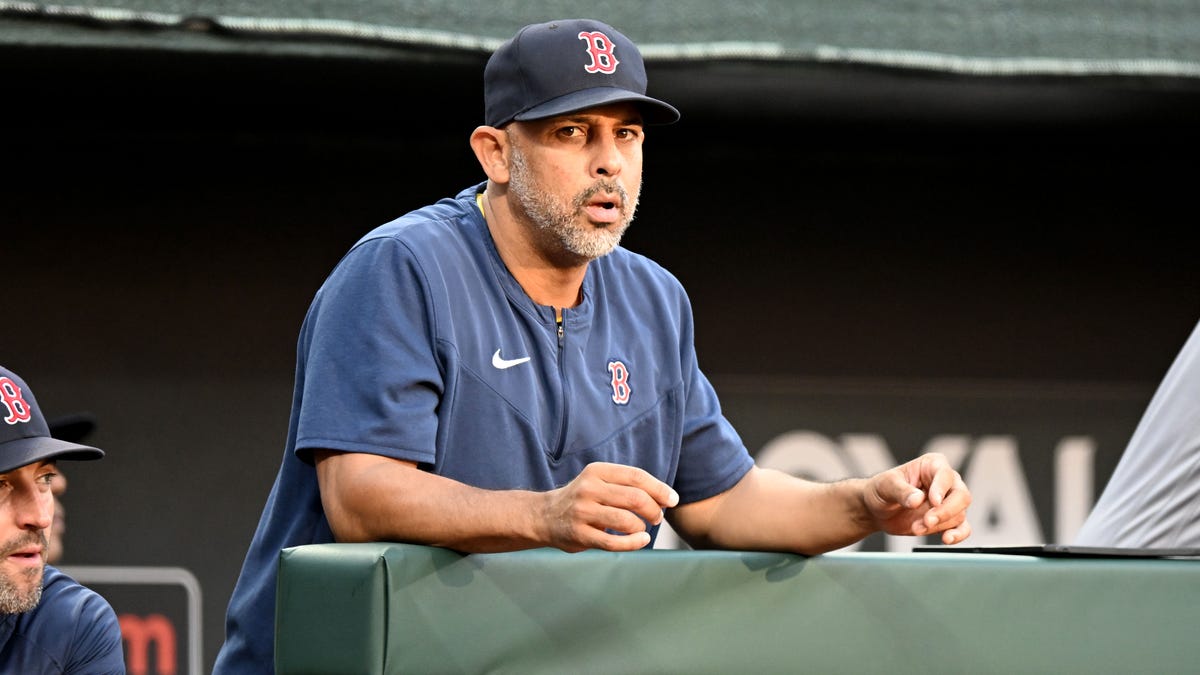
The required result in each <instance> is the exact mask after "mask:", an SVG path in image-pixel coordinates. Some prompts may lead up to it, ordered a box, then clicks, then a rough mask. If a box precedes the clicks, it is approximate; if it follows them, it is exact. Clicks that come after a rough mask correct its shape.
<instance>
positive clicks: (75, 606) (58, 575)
mask: <svg viewBox="0 0 1200 675" xmlns="http://www.w3.org/2000/svg"><path fill="white" fill-rule="evenodd" d="M30 614H32V615H34V616H35V617H36V619H37V620H39V621H41V622H44V623H46V624H54V625H56V626H64V627H73V626H76V625H77V624H78V622H80V621H87V622H104V621H107V620H111V621H112V622H113V623H114V624H115V623H116V620H117V616H116V613H115V612H113V609H112V606H111V605H109V604H108V601H107V600H105V599H104V596H102V595H100V594H99V593H97V592H95V591H93V590H92V589H90V588H88V587H87V586H84V585H83V584H81V583H79V582H78V581H75V579H73V578H71V577H70V576H68V575H67V574H66V573H64V572H63V571H61V570H59V569H57V568H54V567H51V566H49V565H47V566H46V572H45V574H44V576H43V582H42V600H41V602H39V603H38V606H37V607H36V608H34V610H33V611H32V612H30Z"/></svg>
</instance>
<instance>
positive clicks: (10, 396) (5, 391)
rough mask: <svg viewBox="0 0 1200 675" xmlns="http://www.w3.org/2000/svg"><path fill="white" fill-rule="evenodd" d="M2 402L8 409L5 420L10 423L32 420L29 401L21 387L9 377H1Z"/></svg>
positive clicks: (0, 395)
mask: <svg viewBox="0 0 1200 675" xmlns="http://www.w3.org/2000/svg"><path fill="white" fill-rule="evenodd" d="M0 404H2V405H3V406H4V408H5V410H6V411H7V413H6V414H5V415H4V421H5V422H7V423H9V424H16V423H17V422H28V421H29V420H30V417H31V415H30V412H29V403H27V402H26V401H25V398H24V396H23V395H22V394H21V388H20V387H18V386H17V383H16V382H13V381H12V380H10V379H8V378H7V377H0Z"/></svg>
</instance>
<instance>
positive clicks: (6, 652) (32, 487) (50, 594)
mask: <svg viewBox="0 0 1200 675" xmlns="http://www.w3.org/2000/svg"><path fill="white" fill-rule="evenodd" d="M103 456H104V453H103V452H101V451H100V450H98V449H96V448H93V447H89V446H86V445H78V444H75V443H68V442H66V441H60V440H58V439H55V438H51V436H50V428H49V426H48V425H47V424H46V418H45V417H43V416H42V412H41V410H40V409H39V408H38V404H37V400H36V399H34V397H33V391H32V390H30V388H29V386H28V385H26V384H25V382H24V381H23V380H22V379H21V378H20V377H18V376H17V375H16V374H15V373H13V372H12V371H10V370H8V369H6V368H3V367H0V547H2V550H0V673H21V675H37V674H40V673H47V674H49V673H55V674H58V673H87V674H89V675H90V674H94V673H124V672H125V660H124V654H123V652H122V648H121V629H120V627H119V625H118V623H117V616H116V614H115V613H114V612H113V610H112V607H110V606H109V604H108V602H107V601H105V600H104V598H102V597H100V596H99V595H97V594H96V593H95V592H93V591H92V590H90V589H88V588H85V587H84V586H81V585H79V584H78V583H77V582H76V581H75V580H74V579H71V578H70V577H68V576H67V575H65V574H63V573H62V572H60V571H58V570H57V569H55V568H53V567H50V566H48V565H47V564H46V555H47V550H48V548H49V542H48V538H47V534H48V532H49V531H50V528H51V526H52V524H53V519H54V496H53V494H52V493H51V483H52V482H53V480H54V476H55V463H56V462H58V461H60V460H68V459H99V458H101V457H103Z"/></svg>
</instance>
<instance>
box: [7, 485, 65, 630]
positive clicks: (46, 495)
mask: <svg viewBox="0 0 1200 675" xmlns="http://www.w3.org/2000/svg"><path fill="white" fill-rule="evenodd" d="M54 474H55V470H54V463H53V462H35V463H33V464H27V465H25V466H23V467H21V468H19V469H14V470H12V471H9V472H8V473H5V474H0V614H18V613H20V612H27V611H29V610H31V609H33V608H34V607H36V606H37V603H38V601H39V600H41V597H42V573H43V571H44V569H45V565H46V559H45V556H46V549H47V545H48V544H47V540H46V537H47V532H48V530H49V529H50V525H51V523H52V522H53V518H54V496H53V494H51V490H50V484H51V481H52V480H53V479H54Z"/></svg>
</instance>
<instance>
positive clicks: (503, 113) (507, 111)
mask: <svg viewBox="0 0 1200 675" xmlns="http://www.w3.org/2000/svg"><path fill="white" fill-rule="evenodd" d="M483 99H484V123H485V124H487V125H488V126H491V127H502V126H504V125H505V124H508V123H509V122H511V121H513V120H522V121H524V120H538V119H544V118H547V117H554V116H555V115H564V114H566V113H571V112H576V111H579V110H584V109H586V108H593V107H596V106H601V105H607V104H610V103H622V102H630V103H634V104H637V106H638V107H639V108H640V109H641V111H642V119H643V121H644V122H645V123H646V124H671V123H672V122H675V121H676V120H678V119H679V111H678V110H676V109H675V108H674V107H673V106H670V105H668V104H666V103H663V102H662V101H660V100H658V99H656V98H651V97H649V96H646V66H645V64H644V63H642V53H641V52H640V51H638V48H637V46H636V45H634V44H633V42H631V41H630V40H629V38H627V37H625V36H624V35H622V34H621V33H619V32H617V30H616V29H615V28H613V27H612V26H609V25H608V24H606V23H602V22H600V21H593V20H591V19H568V20H562V21H550V22H547V23H538V24H533V25H529V26H526V27H524V28H522V29H521V30H520V31H518V32H517V34H516V35H515V36H513V38H512V39H511V40H509V41H508V42H505V43H504V44H503V45H501V46H500V48H499V49H497V50H496V51H495V52H494V53H493V54H492V56H491V58H489V59H488V62H487V67H485V68H484V70H483Z"/></svg>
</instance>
